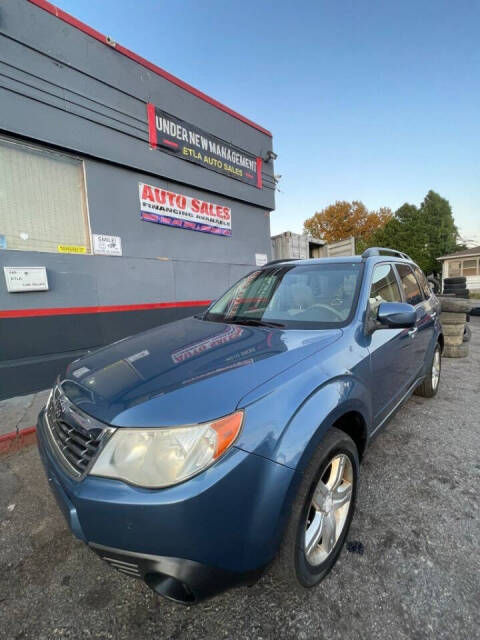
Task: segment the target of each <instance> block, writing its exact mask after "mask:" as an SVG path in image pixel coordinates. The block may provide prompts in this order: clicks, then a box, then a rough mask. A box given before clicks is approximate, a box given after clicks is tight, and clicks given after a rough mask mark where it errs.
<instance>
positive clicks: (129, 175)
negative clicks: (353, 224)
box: [0, 0, 274, 398]
mask: <svg viewBox="0 0 480 640" xmlns="http://www.w3.org/2000/svg"><path fill="white" fill-rule="evenodd" d="M271 152H272V138H271V135H270V133H269V132H268V131H267V130H265V129H263V127H261V126H259V125H256V124H255V123H252V122H250V121H249V120H248V119H246V118H244V117H243V116H241V115H240V114H237V113H235V112H233V111H232V110H230V109H229V108H227V107H225V106H224V105H222V104H220V103H218V102H216V101H215V100H213V99H211V98H209V97H208V96H205V95H204V94H202V93H201V92H200V91H198V90H196V89H194V88H193V87H190V86H188V85H185V84H184V83H183V82H181V81H180V80H178V79H177V78H174V77H173V76H170V75H169V74H168V73H166V72H165V71H163V70H162V69H159V68H157V67H155V65H153V64H151V63H149V62H147V61H145V60H143V59H141V58H139V57H138V56H136V55H135V54H134V53H132V52H130V51H128V50H126V49H124V48H123V47H121V46H120V45H119V44H117V43H115V42H113V41H112V40H111V39H110V38H108V37H107V36H103V35H102V34H99V33H98V32H96V31H94V30H92V29H91V28H89V27H87V26H86V25H83V24H82V23H79V22H78V21H76V20H75V19H74V18H72V17H71V16H69V15H67V14H65V13H64V12H62V11H60V10H57V9H55V8H54V7H53V6H52V5H50V4H49V3H47V2H44V0H4V1H3V2H2V5H1V6H0V263H1V266H2V267H4V268H6V269H2V270H1V271H0V397H2V398H5V397H9V396H12V395H15V394H19V393H27V392H30V391H34V390H37V389H42V388H45V387H48V386H49V385H50V384H51V383H52V380H53V378H54V376H55V374H56V373H57V372H58V371H59V370H60V369H61V368H62V367H63V366H64V365H65V364H66V363H67V362H69V361H71V360H73V359H75V358H76V357H78V356H79V355H81V354H82V353H84V352H85V351H86V350H88V349H92V348H97V347H99V346H102V345H104V344H108V343H109V342H111V341H113V340H117V339H120V338H122V337H124V336H126V335H130V334H132V333H134V332H137V331H140V330H143V329H148V328H150V327H152V326H155V325H157V324H159V323H163V322H168V321H170V320H173V319H176V318H180V317H183V316H186V315H191V314H192V313H196V312H198V311H199V310H201V309H202V308H205V306H206V305H207V304H208V302H209V301H210V300H212V299H214V298H215V297H216V296H218V295H219V294H220V293H221V292H222V291H223V290H225V289H226V288H227V287H228V286H229V285H231V284H233V283H234V282H235V281H236V280H238V279H239V278H240V277H241V276H242V275H243V274H245V273H247V272H248V271H250V270H252V269H254V267H255V265H256V264H257V263H258V264H259V263H261V262H262V261H264V260H265V259H269V258H270V257H271V241H270V221H269V215H270V212H271V211H272V210H273V208H274V180H273V160H272V159H271ZM145 185H146V186H145ZM142 194H143V199H142ZM145 198H146V199H147V200H149V201H148V202H145ZM96 236H100V238H98V237H96ZM102 236H103V238H102ZM102 241H103V243H104V244H103V248H102V246H100V247H99V246H97V243H98V245H101V244H102ZM105 243H106V244H105ZM120 246H121V249H120ZM105 247H106V249H105ZM33 267H45V274H46V276H47V280H48V289H46V290H35V289H36V288H38V287H37V284H38V283H35V282H33V281H32V280H31V273H30V271H28V270H29V269H30V268H33ZM9 268H10V269H9ZM12 268H13V271H12ZM22 269H25V271H22ZM7 272H8V273H7ZM17 272H18V273H20V276H19V277H20V279H21V278H24V280H23V281H22V286H24V289H21V290H20V291H14V290H12V287H11V286H9V285H8V283H7V280H8V278H9V277H13V278H15V274H16V273H17ZM12 273H13V276H12V275H11V274H12ZM9 274H10V275H9ZM29 278H30V280H29ZM32 282H33V285H32ZM10 284H11V283H10ZM29 286H32V287H33V289H28V287H29ZM9 288H10V290H9Z"/></svg>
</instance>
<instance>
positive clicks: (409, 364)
mask: <svg viewBox="0 0 480 640" xmlns="http://www.w3.org/2000/svg"><path fill="white" fill-rule="evenodd" d="M382 302H403V296H402V293H401V290H400V285H399V281H398V279H397V275H396V272H395V269H394V266H393V264H392V263H390V262H383V263H380V264H377V265H375V267H374V269H373V273H372V278H371V284H370V293H369V309H368V311H367V313H369V314H370V315H373V316H374V317H376V314H377V309H378V306H379V305H380V304H381V303H382ZM411 335H412V334H411V330H410V329H390V328H377V329H375V331H374V332H373V333H372V334H371V335H370V340H369V344H368V349H369V352H370V372H371V382H372V385H371V387H372V411H373V417H374V424H375V426H377V425H378V424H380V423H381V422H382V421H383V420H384V418H385V417H386V416H387V415H388V414H389V413H390V412H391V411H392V409H393V408H394V407H395V405H396V404H397V403H398V402H399V401H400V400H401V398H402V397H403V396H404V395H405V393H406V392H407V389H408V387H409V386H410V385H411V383H412V369H413V358H414V355H413V349H414V345H413V340H412V337H411Z"/></svg>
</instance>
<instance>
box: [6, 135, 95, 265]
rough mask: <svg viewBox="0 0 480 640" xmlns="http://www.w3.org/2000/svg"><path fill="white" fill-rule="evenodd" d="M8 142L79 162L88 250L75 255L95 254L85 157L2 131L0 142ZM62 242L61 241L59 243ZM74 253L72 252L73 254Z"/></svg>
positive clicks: (30, 251)
mask: <svg viewBox="0 0 480 640" xmlns="http://www.w3.org/2000/svg"><path fill="white" fill-rule="evenodd" d="M2 142H3V143H6V145H7V146H8V145H12V146H16V147H20V148H21V149H25V150H26V151H29V150H30V151H31V152H33V153H40V154H45V155H51V156H53V157H56V158H57V159H58V158H60V159H62V158H65V159H66V160H68V161H70V162H75V163H77V164H78V167H79V171H80V173H81V183H82V184H81V193H82V198H81V200H82V201H81V207H80V208H81V211H82V218H83V220H82V222H83V224H82V226H83V228H84V232H85V247H86V251H85V253H75V254H73V255H80V256H91V255H94V253H93V238H92V228H91V223H90V209H89V206H88V189H87V172H86V167H85V159H84V158H83V157H82V156H79V155H75V154H73V153H68V152H65V151H61V150H58V149H55V148H53V147H49V146H47V145H44V144H39V143H36V142H30V141H28V140H23V139H21V138H14V137H12V136H8V135H5V134H3V133H1V132H0V143H2ZM59 244H61V243H59ZM2 251H21V252H24V253H46V254H48V255H65V254H60V252H59V251H58V250H57V251H41V250H39V249H17V248H15V249H9V248H8V246H7V248H6V249H2ZM71 255H72V254H71Z"/></svg>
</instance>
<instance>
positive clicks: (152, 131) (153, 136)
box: [147, 102, 157, 149]
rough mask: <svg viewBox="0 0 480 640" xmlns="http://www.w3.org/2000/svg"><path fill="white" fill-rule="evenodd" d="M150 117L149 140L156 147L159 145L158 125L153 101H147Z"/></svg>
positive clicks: (148, 115)
mask: <svg viewBox="0 0 480 640" xmlns="http://www.w3.org/2000/svg"><path fill="white" fill-rule="evenodd" d="M147 118H148V141H149V143H150V146H151V147H153V148H154V149H155V147H156V146H157V125H156V123H155V105H154V104H152V103H151V102H149V103H147Z"/></svg>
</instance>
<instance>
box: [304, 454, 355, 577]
mask: <svg viewBox="0 0 480 640" xmlns="http://www.w3.org/2000/svg"><path fill="white" fill-rule="evenodd" d="M352 495H353V467H352V463H351V461H350V458H349V457H348V456H347V455H345V454H343V453H340V454H337V455H336V456H334V457H333V458H332V459H331V460H330V462H329V464H328V467H327V468H326V470H325V472H324V473H323V475H322V477H321V478H320V480H319V481H318V484H317V486H316V487H315V491H314V492H313V498H312V502H311V504H310V508H309V510H308V514H307V522H306V527H305V537H304V551H305V556H306V559H307V560H308V562H309V563H310V564H311V565H319V564H321V563H322V562H324V561H325V560H326V559H327V558H328V556H329V555H330V554H331V553H332V551H333V549H334V547H335V545H336V543H337V541H338V539H339V538H340V536H341V534H342V531H343V529H344V527H345V523H346V521H347V517H348V512H349V509H350V503H351V501H352Z"/></svg>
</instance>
